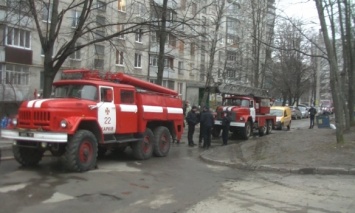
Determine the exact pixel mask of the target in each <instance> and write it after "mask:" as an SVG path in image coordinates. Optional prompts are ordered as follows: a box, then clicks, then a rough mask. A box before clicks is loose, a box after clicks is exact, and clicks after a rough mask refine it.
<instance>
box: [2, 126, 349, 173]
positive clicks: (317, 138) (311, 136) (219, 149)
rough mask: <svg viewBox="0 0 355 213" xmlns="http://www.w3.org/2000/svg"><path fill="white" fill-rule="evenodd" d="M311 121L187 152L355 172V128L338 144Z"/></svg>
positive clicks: (282, 167)
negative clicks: (340, 144)
mask: <svg viewBox="0 0 355 213" xmlns="http://www.w3.org/2000/svg"><path fill="white" fill-rule="evenodd" d="M307 125H308V119H303V120H297V121H293V125H292V126H291V130H290V131H287V130H285V129H284V130H281V131H280V130H279V131H278V130H273V132H272V133H271V134H270V135H266V136H263V137H258V136H254V137H252V138H251V139H249V140H247V141H244V140H239V139H230V140H229V144H228V145H227V146H221V144H222V142H221V139H220V138H218V139H216V138H215V139H213V140H212V147H211V148H210V149H208V150H204V149H203V148H201V147H198V146H195V147H191V148H189V149H187V152H191V153H195V152H193V151H189V150H191V149H192V150H193V149H199V152H198V155H199V157H200V158H201V159H202V160H204V161H206V162H209V163H213V164H220V165H227V166H230V167H235V168H239V169H245V170H251V171H255V170H257V171H270V172H285V173H297V174H351V175H355V133H352V132H355V131H354V130H353V131H351V132H350V133H348V134H345V139H346V141H347V142H346V144H344V145H342V146H337V144H336V140H335V130H332V129H324V128H317V127H314V129H308V128H307ZM186 133H187V129H186V130H185V132H184V134H183V137H182V140H181V143H180V144H173V146H187V135H186ZM198 135H199V127H197V128H196V132H195V134H194V142H195V143H197V142H198ZM11 145H12V141H11V140H6V139H0V150H2V157H1V160H9V159H12V151H11ZM175 154H178V153H175Z"/></svg>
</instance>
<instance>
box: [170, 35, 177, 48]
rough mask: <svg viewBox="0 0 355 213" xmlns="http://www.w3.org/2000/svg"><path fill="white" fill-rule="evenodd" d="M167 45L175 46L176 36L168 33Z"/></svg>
mask: <svg viewBox="0 0 355 213" xmlns="http://www.w3.org/2000/svg"><path fill="white" fill-rule="evenodd" d="M169 45H171V46H173V47H176V37H175V36H174V35H172V34H169Z"/></svg>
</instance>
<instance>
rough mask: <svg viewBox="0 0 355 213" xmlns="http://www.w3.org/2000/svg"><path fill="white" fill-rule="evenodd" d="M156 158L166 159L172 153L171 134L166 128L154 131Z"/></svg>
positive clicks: (162, 127) (158, 128) (161, 127)
mask: <svg viewBox="0 0 355 213" xmlns="http://www.w3.org/2000/svg"><path fill="white" fill-rule="evenodd" d="M154 137H155V138H154V139H155V140H154V151H153V152H154V156H157V157H165V156H166V155H167V154H168V153H169V151H170V145H171V134H170V131H169V129H168V128H166V127H165V126H159V127H157V128H155V129H154Z"/></svg>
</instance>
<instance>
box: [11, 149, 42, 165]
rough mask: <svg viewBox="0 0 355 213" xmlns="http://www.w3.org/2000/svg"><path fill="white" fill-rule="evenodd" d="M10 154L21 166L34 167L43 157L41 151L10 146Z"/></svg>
mask: <svg viewBox="0 0 355 213" xmlns="http://www.w3.org/2000/svg"><path fill="white" fill-rule="evenodd" d="M12 152H13V154H14V157H15V159H16V161H17V162H19V163H20V164H21V165H22V166H35V165H37V164H38V163H39V162H40V161H41V160H42V157H43V150H40V149H35V148H28V147H20V146H15V145H14V146H12Z"/></svg>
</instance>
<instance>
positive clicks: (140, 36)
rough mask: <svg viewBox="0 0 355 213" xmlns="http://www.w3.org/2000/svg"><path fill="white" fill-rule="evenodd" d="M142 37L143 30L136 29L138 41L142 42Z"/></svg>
mask: <svg viewBox="0 0 355 213" xmlns="http://www.w3.org/2000/svg"><path fill="white" fill-rule="evenodd" d="M142 37H143V30H142V29H138V30H137V31H136V42H139V43H142Z"/></svg>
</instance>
